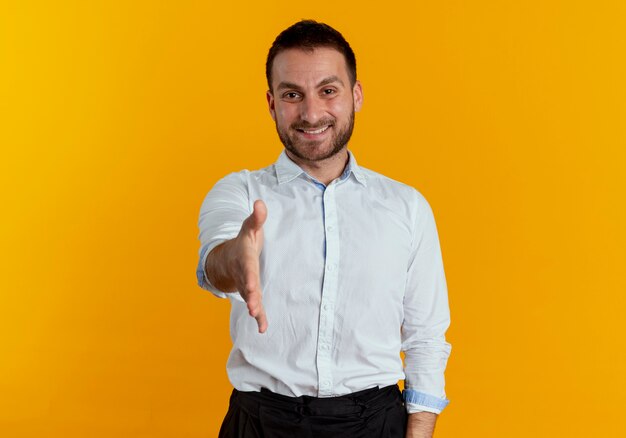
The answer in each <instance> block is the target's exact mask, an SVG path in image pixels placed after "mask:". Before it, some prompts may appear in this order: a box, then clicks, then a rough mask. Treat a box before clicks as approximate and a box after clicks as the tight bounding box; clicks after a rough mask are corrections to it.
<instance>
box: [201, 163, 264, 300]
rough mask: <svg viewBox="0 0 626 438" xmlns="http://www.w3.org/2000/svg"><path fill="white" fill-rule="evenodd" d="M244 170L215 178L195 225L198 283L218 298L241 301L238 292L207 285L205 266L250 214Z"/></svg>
mask: <svg viewBox="0 0 626 438" xmlns="http://www.w3.org/2000/svg"><path fill="white" fill-rule="evenodd" d="M247 174H248V172H247V171H242V172H238V173H231V174H230V175H227V176H225V177H224V178H222V179H221V180H219V181H218V182H217V183H216V184H215V186H213V188H212V189H211V191H210V192H209V193H208V194H207V195H206V197H205V198H204V201H203V202H202V206H201V207H200V217H199V219H198V228H199V230H200V234H199V236H198V237H199V239H200V250H199V260H198V266H197V268H196V277H197V280H198V286H200V287H201V288H203V289H205V290H208V291H210V292H212V293H213V294H214V295H216V296H218V297H220V298H226V297H227V296H231V297H232V298H234V299H238V300H243V299H242V298H241V296H239V293H228V294H226V293H224V292H223V291H221V290H219V289H217V288H216V287H215V286H213V285H212V284H211V282H210V281H209V279H208V278H207V275H206V271H205V266H206V259H207V256H208V255H209V253H210V252H211V251H212V250H213V248H215V247H216V246H218V245H220V244H221V243H223V242H225V241H227V240H230V239H234V238H235V237H237V234H239V230H240V229H241V224H242V223H243V221H244V220H245V219H246V218H247V217H248V216H249V215H250V213H252V208H251V206H250V201H249V196H248V185H247Z"/></svg>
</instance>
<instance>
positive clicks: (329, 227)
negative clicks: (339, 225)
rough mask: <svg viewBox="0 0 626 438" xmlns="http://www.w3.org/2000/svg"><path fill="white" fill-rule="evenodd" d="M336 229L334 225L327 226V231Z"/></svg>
mask: <svg viewBox="0 0 626 438" xmlns="http://www.w3.org/2000/svg"><path fill="white" fill-rule="evenodd" d="M334 229H335V227H333V226H332V225H329V226H327V227H326V231H332V230H334Z"/></svg>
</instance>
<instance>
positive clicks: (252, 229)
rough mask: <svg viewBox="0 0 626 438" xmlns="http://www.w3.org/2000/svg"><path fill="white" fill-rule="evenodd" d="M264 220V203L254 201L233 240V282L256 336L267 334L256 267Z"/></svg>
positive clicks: (258, 271) (259, 280)
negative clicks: (255, 329) (254, 324)
mask: <svg viewBox="0 0 626 438" xmlns="http://www.w3.org/2000/svg"><path fill="white" fill-rule="evenodd" d="M266 218H267V207H266V206H265V203H264V202H263V201H261V200H257V201H255V202H254V209H253V211H252V214H251V215H250V216H248V218H247V219H246V220H245V221H244V222H243V224H242V225H241V230H240V231H239V235H238V236H237V237H236V238H235V239H234V242H233V253H232V254H233V258H232V259H231V269H230V272H231V274H232V279H233V281H234V282H235V286H236V288H237V290H238V291H239V294H240V295H241V297H242V298H243V299H244V301H245V302H246V304H247V306H248V312H249V313H250V316H252V317H254V318H255V319H256V320H257V323H258V324H259V333H264V332H265V331H266V330H267V316H266V315H265V309H264V308H263V301H262V297H263V293H262V290H261V277H260V266H259V257H260V255H261V250H262V249H263V224H264V223H265V219H266Z"/></svg>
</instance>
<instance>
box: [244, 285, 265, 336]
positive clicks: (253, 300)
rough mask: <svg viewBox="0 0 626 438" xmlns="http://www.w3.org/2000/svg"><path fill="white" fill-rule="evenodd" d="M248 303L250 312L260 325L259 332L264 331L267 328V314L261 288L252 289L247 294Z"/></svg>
mask: <svg viewBox="0 0 626 438" xmlns="http://www.w3.org/2000/svg"><path fill="white" fill-rule="evenodd" d="M246 304H247V306H248V313H249V314H250V316H252V317H253V318H254V319H256V321H257V324H258V325H259V333H264V332H265V330H267V316H266V314H265V308H264V307H263V301H262V294H261V292H260V291H259V290H252V291H249V293H247V294H246Z"/></svg>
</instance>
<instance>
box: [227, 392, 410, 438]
mask: <svg viewBox="0 0 626 438" xmlns="http://www.w3.org/2000/svg"><path fill="white" fill-rule="evenodd" d="M407 418H408V416H407V413H406V409H405V407H404V403H403V402H402V394H401V392H400V389H399V388H398V386H397V385H392V386H387V387H385V388H372V389H366V390H365V391H359V392H355V393H352V394H348V395H344V396H340V397H330V398H316V397H309V396H302V397H286V396H284V395H279V394H275V393H273V392H270V391H268V390H266V389H263V390H261V392H241V391H237V390H236V389H235V390H233V393H232V395H231V397H230V406H229V408H228V413H227V414H226V417H225V418H224V422H223V423H222V428H221V429H220V434H219V437H220V438H261V437H262V438H326V437H341V438H404V436H405V433H406V424H407Z"/></svg>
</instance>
